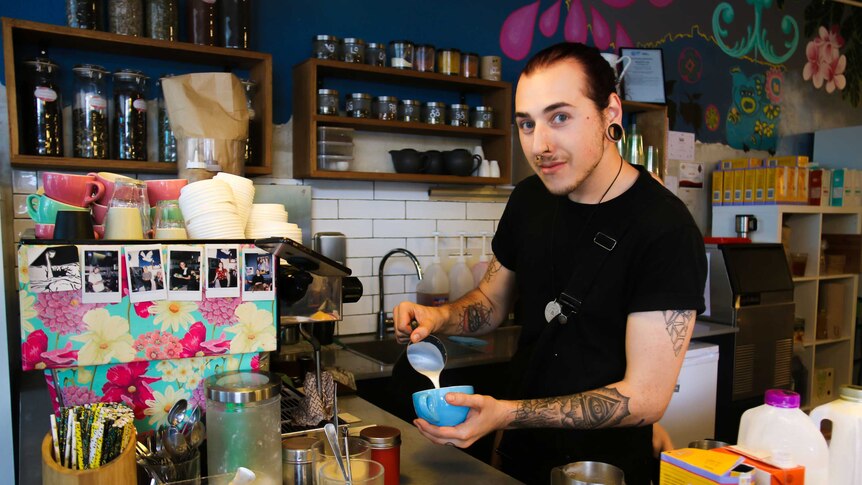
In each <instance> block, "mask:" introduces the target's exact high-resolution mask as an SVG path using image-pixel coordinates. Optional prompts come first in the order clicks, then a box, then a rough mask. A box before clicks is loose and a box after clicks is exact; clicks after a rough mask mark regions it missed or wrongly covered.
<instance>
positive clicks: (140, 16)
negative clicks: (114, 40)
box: [108, 0, 144, 37]
mask: <svg viewBox="0 0 862 485" xmlns="http://www.w3.org/2000/svg"><path fill="white" fill-rule="evenodd" d="M108 30H109V31H110V32H113V33H115V34H123V35H134V36H136V37H141V36H143V35H144V4H143V0H108Z"/></svg>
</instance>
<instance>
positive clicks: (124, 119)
mask: <svg viewBox="0 0 862 485" xmlns="http://www.w3.org/2000/svg"><path fill="white" fill-rule="evenodd" d="M146 80H147V78H146V76H144V73H142V72H141V71H135V70H133V69H121V70H119V71H117V72H115V73H114V122H113V128H114V143H113V147H114V149H113V153H114V157H113V158H114V159H116V160H141V161H145V160H146V159H147V100H146V99H145V98H144V88H145V86H146Z"/></svg>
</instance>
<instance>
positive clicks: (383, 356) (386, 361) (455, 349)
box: [344, 339, 482, 365]
mask: <svg viewBox="0 0 862 485" xmlns="http://www.w3.org/2000/svg"><path fill="white" fill-rule="evenodd" d="M445 343H446V353H447V354H448V358H449V359H453V358H457V357H464V356H471V355H476V354H481V353H482V351H481V350H478V349H474V348H470V347H466V346H464V345H461V344H457V343H455V342H453V341H452V340H449V339H446V340H445ZM344 345H346V346H347V350H350V351H351V352H353V353H355V354H359V355H361V356H363V357H365V358H367V359H370V360H373V361H374V362H377V363H378V364H381V365H394V364H395V362H397V361H398V358H399V357H401V354H402V353H403V352H404V350H405V349H406V348H407V345H406V344H399V343H398V342H397V341H396V340H394V339H386V340H372V341H370V342H355V343H350V344H344Z"/></svg>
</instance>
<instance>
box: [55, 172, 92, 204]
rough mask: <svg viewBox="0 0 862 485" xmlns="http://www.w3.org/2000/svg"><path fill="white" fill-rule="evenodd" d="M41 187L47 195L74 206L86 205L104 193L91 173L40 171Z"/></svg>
mask: <svg viewBox="0 0 862 485" xmlns="http://www.w3.org/2000/svg"><path fill="white" fill-rule="evenodd" d="M42 188H43V189H44V190H45V195H47V196H48V197H50V198H52V199H54V200H58V201H60V202H63V203H64V204H69V205H74V206H76V207H88V206H89V205H90V204H92V203H93V202H94V201H96V200H98V199H99V198H100V197H102V195H103V194H104V193H105V186H104V185H103V184H102V183H101V182H99V181H97V180H96V179H95V177H93V176H92V175H74V174H69V173H58V172H42Z"/></svg>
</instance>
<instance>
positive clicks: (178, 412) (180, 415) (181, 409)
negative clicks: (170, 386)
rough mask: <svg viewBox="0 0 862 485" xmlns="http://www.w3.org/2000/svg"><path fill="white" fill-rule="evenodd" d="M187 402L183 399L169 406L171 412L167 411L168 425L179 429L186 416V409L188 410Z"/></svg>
mask: <svg viewBox="0 0 862 485" xmlns="http://www.w3.org/2000/svg"><path fill="white" fill-rule="evenodd" d="M188 405H189V403H188V401H186V400H185V399H180V400H179V401H177V402H175V403H174V405H173V406H171V410H170V411H168V424H170V425H171V426H174V427H176V428H179V427H180V425H181V424H183V421H185V420H186V419H187V418H188V416H187V415H186V409H187V408H188Z"/></svg>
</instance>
